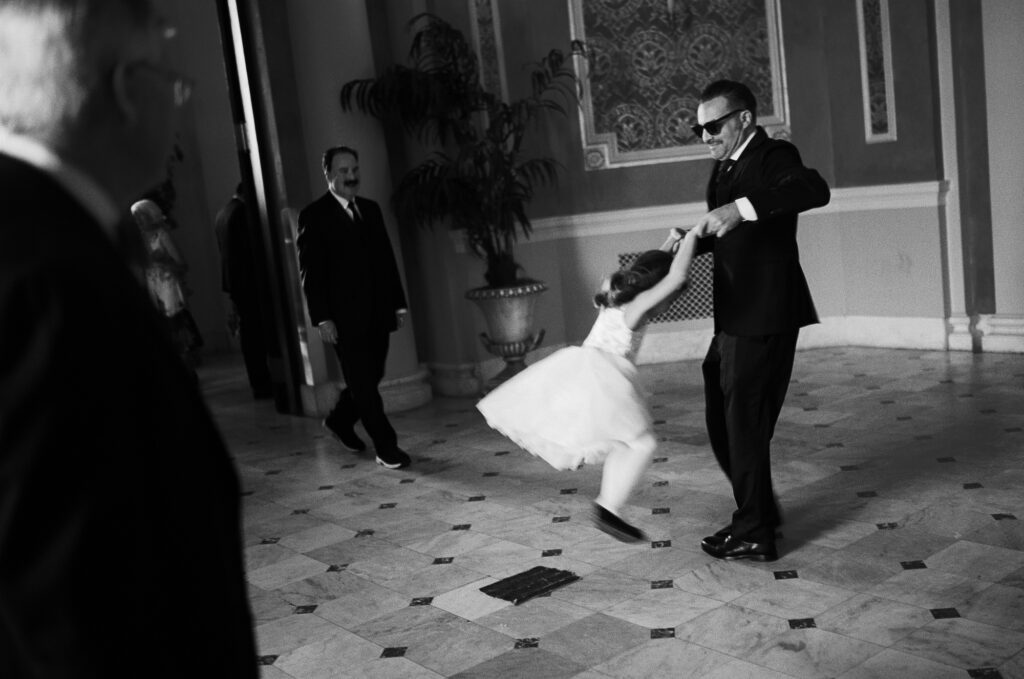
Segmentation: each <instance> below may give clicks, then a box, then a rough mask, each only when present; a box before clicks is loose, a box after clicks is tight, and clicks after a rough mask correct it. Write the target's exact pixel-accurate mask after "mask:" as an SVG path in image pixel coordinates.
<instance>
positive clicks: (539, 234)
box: [456, 181, 947, 242]
mask: <svg viewBox="0 0 1024 679" xmlns="http://www.w3.org/2000/svg"><path fill="white" fill-rule="evenodd" d="M946 191H947V184H946V182H944V181H931V182H916V183H911V184H881V185H878V186H858V187H854V188H848V189H833V190H832V200H831V201H829V204H828V205H826V206H824V207H820V208H817V209H814V210H810V211H808V212H805V213H804V215H816V214H836V213H843V212H867V211H871V210H901V209H910V208H920V207H934V208H938V207H940V206H941V205H943V204H944V201H945V196H946ZM705 213H707V206H706V205H705V204H704V202H703V201H701V202H693V203H678V204H676V205H658V206H653V207H642V208H630V209H626V210H609V211H607V212H588V213H585V214H578V215H564V216H558V217H545V218H543V219H535V220H533V221H532V225H533V233H532V234H531V236H530V242H536V241H548V240H559V239H563V238H583V237H587V236H613V235H617V234H627V233H635V232H638V231H652V230H654V231H657V230H666V231H667V230H668V229H670V228H672V227H674V226H689V225H691V224H693V223H694V222H696V221H697V220H698V219H700V218H701V217H703V216H704V214H705ZM456 235H457V234H456Z"/></svg>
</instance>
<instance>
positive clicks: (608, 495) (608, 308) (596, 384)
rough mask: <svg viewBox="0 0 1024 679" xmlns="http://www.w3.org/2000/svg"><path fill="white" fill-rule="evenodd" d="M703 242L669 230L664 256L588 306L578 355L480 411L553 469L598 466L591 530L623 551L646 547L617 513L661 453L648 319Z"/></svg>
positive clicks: (494, 395) (507, 389) (614, 282)
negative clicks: (644, 358) (589, 324)
mask: <svg viewBox="0 0 1024 679" xmlns="http://www.w3.org/2000/svg"><path fill="white" fill-rule="evenodd" d="M700 235H701V234H700V233H698V232H697V229H691V230H690V231H688V232H687V233H686V235H685V237H683V235H682V232H680V231H679V230H678V229H673V230H672V233H671V235H670V236H669V238H668V239H667V240H666V241H665V243H664V244H663V245H662V246H661V249H659V250H650V251H648V252H645V253H643V254H642V255H640V257H638V258H637V260H636V262H634V263H633V264H632V266H630V267H629V268H628V269H623V270H620V271H617V272H615V273H613V274H611V276H609V277H607V278H606V279H605V281H604V283H603V284H602V286H601V291H600V292H598V293H597V295H595V297H594V303H595V305H596V306H597V307H598V309H599V313H598V316H597V321H596V322H595V323H594V327H593V329H591V331H590V334H589V335H587V338H586V340H584V342H583V346H580V347H576V346H572V347H566V348H564V349H560V350H558V351H556V352H555V353H553V354H551V355H550V356H548V357H547V358H545V359H542V360H540V361H538V362H537V363H534V364H533V365H531V366H530V367H529V368H527V369H526V370H524V371H523V372H521V373H519V374H518V375H516V376H515V377H513V378H512V379H510V380H508V381H507V382H505V383H504V384H502V385H501V386H499V387H498V388H497V389H495V390H494V391H492V392H491V393H489V394H488V395H487V396H486V397H484V398H483V400H481V401H480V402H479V403H478V404H477V408H478V409H479V410H480V412H481V413H482V414H483V416H484V418H485V419H486V420H487V424H488V425H490V426H491V427H493V428H494V429H496V430H498V431H500V432H501V433H502V434H504V435H505V436H507V437H508V438H510V439H512V440H513V441H515V442H516V443H517V444H518V445H519V446H521V447H523V448H525V449H526V450H527V451H529V452H530V453H532V454H534V455H536V456H538V457H540V458H541V459H543V460H544V461H546V462H547V463H548V464H550V465H551V466H553V467H554V468H555V469H578V468H579V467H581V466H582V465H584V464H596V463H598V462H601V461H604V470H603V473H602V477H601V492H600V494H599V495H598V496H597V499H596V500H595V501H594V522H595V524H596V526H597V527H598V528H599V529H601V530H602V531H604V532H606V533H608V534H609V535H611V536H613V537H615V538H616V539H619V540H622V541H623V542H641V541H645V540H646V539H647V538H646V536H645V535H644V534H643V532H642V531H641V530H640V529H638V528H636V527H635V526H631V525H630V524H628V523H626V521H624V520H623V519H622V516H621V512H622V510H623V508H624V507H625V505H626V501H627V500H628V499H629V496H630V494H631V493H632V491H633V488H635V487H636V484H637V482H638V481H639V480H640V477H641V475H642V474H643V472H644V470H645V469H647V467H648V465H649V464H650V462H651V459H652V458H653V456H654V450H655V448H656V447H657V439H655V437H654V433H653V431H652V420H651V415H650V412H649V411H648V409H647V404H646V401H645V399H644V397H643V396H642V390H641V387H640V384H639V381H638V379H637V370H636V364H635V361H636V355H637V351H638V350H639V349H640V343H641V341H642V340H643V335H644V330H645V328H646V323H647V320H648V319H649V318H651V317H653V316H657V315H658V314H660V313H662V312H664V311H665V310H666V309H667V308H668V306H669V305H670V304H671V303H672V302H673V301H674V300H675V299H676V297H678V296H679V295H680V293H682V291H683V289H684V288H685V286H686V281H687V278H688V277H689V272H690V264H691V262H692V261H693V254H694V249H695V247H696V242H697V238H698V237H700ZM672 253H674V254H672Z"/></svg>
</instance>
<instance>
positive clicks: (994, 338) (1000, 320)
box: [975, 314, 1024, 354]
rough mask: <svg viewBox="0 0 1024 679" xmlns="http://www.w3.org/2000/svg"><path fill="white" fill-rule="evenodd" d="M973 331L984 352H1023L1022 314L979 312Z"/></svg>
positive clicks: (1023, 328)
mask: <svg viewBox="0 0 1024 679" xmlns="http://www.w3.org/2000/svg"><path fill="white" fill-rule="evenodd" d="M975 331H976V333H977V335H978V337H979V341H980V342H981V350H982V351H984V352H994V353H1011V354H1020V353H1024V316H1001V315H999V314H981V315H980V316H978V321H977V323H976V325H975Z"/></svg>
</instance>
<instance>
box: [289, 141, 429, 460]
mask: <svg viewBox="0 0 1024 679" xmlns="http://www.w3.org/2000/svg"><path fill="white" fill-rule="evenodd" d="M323 171H324V179H326V180H327V189H328V190H327V192H326V193H325V194H324V195H323V196H321V197H320V198H318V199H317V200H315V201H313V202H312V203H311V204H310V205H308V206H306V207H305V208H303V210H302V212H300V213H299V229H298V237H297V239H296V243H297V245H298V249H299V268H300V273H301V276H302V289H303V291H304V292H305V294H306V306H307V307H308V308H309V317H310V320H311V321H312V322H313V323H315V324H316V325H317V327H318V328H319V332H320V337H321V339H323V341H324V342H327V343H328V344H332V345H334V350H335V352H336V353H337V355H338V361H339V362H340V363H341V374H342V376H343V377H344V378H345V388H344V389H342V391H341V395H340V396H339V398H338V402H337V404H336V405H335V406H334V409H333V410H332V411H331V412H330V414H329V415H328V416H327V418H326V419H325V420H324V421H323V426H324V428H325V429H326V430H327V431H328V432H330V433H331V435H333V436H334V437H335V438H336V439H337V440H338V441H340V442H341V444H342V445H344V446H345V447H346V448H348V449H349V450H353V451H363V450H365V449H366V444H364V443H363V441H362V439H360V438H359V436H358V435H357V434H356V433H355V431H354V430H353V426H354V425H355V423H356V422H358V421H360V420H361V421H362V423H363V427H364V428H365V429H366V433H368V434H369V435H370V438H371V439H373V446H374V448H375V449H376V454H377V463H378V464H380V465H382V466H384V467H386V468H388V469H399V468H401V467H407V466H409V463H410V460H409V456H408V455H407V454H406V453H405V451H403V450H402V449H401V448H399V447H398V437H397V436H396V434H395V430H394V428H393V427H392V426H391V423H390V422H389V421H388V418H387V415H385V414H384V402H383V401H382V400H381V396H380V391H379V390H378V385H379V384H380V381H381V379H383V377H384V368H385V364H386V362H387V356H388V345H389V342H390V334H391V333H392V332H394V331H395V330H397V329H398V328H399V327H400V326H401V325H402V324H403V323H404V321H405V316H406V312H407V309H406V303H405V292H404V291H403V290H402V280H401V278H400V277H399V275H398V265H397V264H396V262H395V255H394V252H393V251H392V249H391V241H390V239H389V238H388V233H387V229H386V228H385V226H384V216H383V214H382V213H381V209H380V206H379V205H377V203H375V202H374V201H372V200H369V199H367V198H362V197H357V195H356V193H357V192H358V190H359V154H358V153H357V152H356V150H355V149H352V148H349V147H347V146H335V147H332V148H329V149H327V151H325V152H324V156H323Z"/></svg>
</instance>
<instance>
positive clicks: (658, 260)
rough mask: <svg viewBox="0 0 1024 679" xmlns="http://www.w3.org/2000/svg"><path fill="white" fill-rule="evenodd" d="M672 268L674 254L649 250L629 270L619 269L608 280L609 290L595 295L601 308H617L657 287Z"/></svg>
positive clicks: (595, 301) (596, 301) (596, 302)
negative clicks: (645, 291)
mask: <svg viewBox="0 0 1024 679" xmlns="http://www.w3.org/2000/svg"><path fill="white" fill-rule="evenodd" d="M671 266H672V254H671V253H669V252H665V251H664V250H648V251H647V252H644V253H642V254H641V255H640V256H639V257H637V258H636V261H635V262H633V263H632V264H631V265H630V266H629V267H628V268H625V269H619V270H618V271H616V272H615V273H613V274H612V275H611V277H610V278H609V279H608V289H607V290H601V292H599V293H597V294H596V295H594V304H596V305H597V306H599V307H616V306H621V305H623V304H626V303H627V302H630V301H632V300H633V299H634V298H635V297H636V296H637V295H639V294H640V293H641V292H643V291H644V290H649V289H650V288H653V287H654V286H655V285H657V283H658V281H660V280H661V279H662V278H664V277H665V275H666V274H668V270H669V268H670V267H671Z"/></svg>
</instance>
